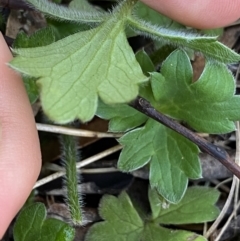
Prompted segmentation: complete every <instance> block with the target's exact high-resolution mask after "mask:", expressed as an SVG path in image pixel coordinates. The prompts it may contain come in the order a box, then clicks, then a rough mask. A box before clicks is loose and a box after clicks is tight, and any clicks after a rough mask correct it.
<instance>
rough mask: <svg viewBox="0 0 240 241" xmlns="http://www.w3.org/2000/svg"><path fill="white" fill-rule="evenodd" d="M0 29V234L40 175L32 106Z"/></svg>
mask: <svg viewBox="0 0 240 241" xmlns="http://www.w3.org/2000/svg"><path fill="white" fill-rule="evenodd" d="M11 58H12V55H11V53H10V51H9V49H8V47H7V45H6V43H5V41H4V39H3V37H2V35H1V33H0V238H1V237H2V236H3V234H4V232H5V231H6V229H7V227H8V225H9V223H10V222H11V220H12V219H13V217H14V216H15V215H16V213H17V212H18V211H19V209H20V208H21V207H22V205H23V204H24V202H25V201H26V198H27V197H28V195H29V194H30V192H31V190H32V187H33V185H34V183H35V181H36V179H37V177H38V175H39V171H40V166H41V165H40V164H41V155H40V147H39V140H38V135H37V130H36V126H35V122H34V117H33V113H32V110H31V106H30V104H29V101H28V97H27V95H26V91H25V89H24V86H23V83H22V80H21V78H20V76H19V75H18V74H17V73H15V72H14V71H13V70H11V69H10V68H9V67H8V66H7V65H6V63H7V62H9V61H10V60H11Z"/></svg>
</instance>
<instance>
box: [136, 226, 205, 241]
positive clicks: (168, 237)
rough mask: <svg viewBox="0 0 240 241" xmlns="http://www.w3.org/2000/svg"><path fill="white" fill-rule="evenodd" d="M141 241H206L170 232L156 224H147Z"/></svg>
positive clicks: (187, 234)
mask: <svg viewBox="0 0 240 241" xmlns="http://www.w3.org/2000/svg"><path fill="white" fill-rule="evenodd" d="M159 238H160V239H159ZM140 240H142V241H207V239H205V238H204V237H203V236H200V235H198V234H195V233H191V232H187V231H183V230H170V229H167V228H163V227H160V226H159V225H158V224H156V223H147V224H146V226H145V228H144V232H143V234H142V236H141V239H140ZM136 241H138V240H136Z"/></svg>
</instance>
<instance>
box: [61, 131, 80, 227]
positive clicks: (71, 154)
mask: <svg viewBox="0 0 240 241" xmlns="http://www.w3.org/2000/svg"><path fill="white" fill-rule="evenodd" d="M61 143H62V148H63V157H62V160H63V162H64V165H65V168H66V179H65V186H66V188H67V205H68V208H69V211H70V214H71V219H72V222H73V224H74V225H81V224H82V223H83V214H82V210H81V196H80V193H79V192H78V176H77V175H78V174H77V169H76V162H77V161H78V159H79V156H78V151H77V145H76V138H75V137H72V136H67V135H62V136H61Z"/></svg>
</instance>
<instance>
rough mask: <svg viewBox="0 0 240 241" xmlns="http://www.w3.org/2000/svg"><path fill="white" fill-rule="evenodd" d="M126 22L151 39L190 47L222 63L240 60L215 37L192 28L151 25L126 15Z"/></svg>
mask: <svg viewBox="0 0 240 241" xmlns="http://www.w3.org/2000/svg"><path fill="white" fill-rule="evenodd" d="M128 23H129V25H130V26H131V27H132V28H133V30H134V31H135V32H136V33H138V34H140V35H144V36H147V37H151V38H152V39H155V40H158V41H160V42H161V41H162V42H165V43H168V44H172V45H174V46H179V47H183V48H190V49H193V50H195V51H198V52H201V53H203V54H204V55H205V56H206V57H208V58H212V59H215V60H217V61H220V62H223V63H233V62H238V61H240V55H238V54H237V53H235V52H234V51H232V50H231V49H229V48H228V47H226V46H224V45H223V44H221V43H219V42H218V41H217V39H216V37H212V36H206V35H205V36H202V35H200V34H199V33H194V32H193V31H192V30H184V29H181V30H175V29H169V28H164V27H161V26H157V25H153V24H151V23H150V22H146V21H144V20H141V19H138V18H137V17H134V16H131V17H128Z"/></svg>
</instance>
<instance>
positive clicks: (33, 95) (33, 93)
mask: <svg viewBox="0 0 240 241" xmlns="http://www.w3.org/2000/svg"><path fill="white" fill-rule="evenodd" d="M23 83H24V86H25V89H26V91H27V94H28V99H29V101H30V103H31V104H33V103H34V102H36V100H37V99H38V97H39V91H38V86H37V83H36V78H32V77H29V76H23Z"/></svg>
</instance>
